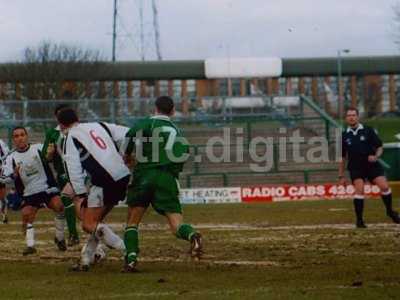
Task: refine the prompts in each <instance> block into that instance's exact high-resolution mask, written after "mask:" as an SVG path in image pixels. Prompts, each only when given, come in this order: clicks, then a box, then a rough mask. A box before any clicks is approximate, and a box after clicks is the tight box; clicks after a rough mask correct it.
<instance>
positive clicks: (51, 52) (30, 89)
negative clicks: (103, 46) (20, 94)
mask: <svg viewBox="0 0 400 300" xmlns="http://www.w3.org/2000/svg"><path fill="white" fill-rule="evenodd" d="M102 60H103V59H102V56H101V54H100V52H99V51H97V50H92V49H85V48H83V47H81V46H76V45H69V44H66V43H59V44H57V43H55V42H52V41H42V42H41V43H39V45H38V46H37V47H27V48H26V49H25V51H24V54H23V59H22V61H20V62H17V63H12V64H7V65H4V66H2V70H0V72H1V73H2V75H3V77H5V78H6V79H7V80H8V81H9V82H22V83H24V95H25V96H26V97H27V98H29V99H38V98H41V99H54V98H70V97H77V98H79V96H78V95H69V94H68V91H63V84H64V83H65V82H66V81H68V80H75V79H74V78H85V77H86V76H85V75H89V74H93V72H101V68H102V66H103V63H102ZM87 77H89V76H87ZM78 94H79V93H78Z"/></svg>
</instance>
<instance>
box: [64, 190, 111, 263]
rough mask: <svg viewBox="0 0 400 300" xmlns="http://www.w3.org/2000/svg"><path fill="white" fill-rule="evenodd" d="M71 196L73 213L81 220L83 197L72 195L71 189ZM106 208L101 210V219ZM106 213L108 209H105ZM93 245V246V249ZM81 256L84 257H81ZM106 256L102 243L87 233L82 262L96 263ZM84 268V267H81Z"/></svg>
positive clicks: (82, 251) (83, 208)
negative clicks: (73, 207)
mask: <svg viewBox="0 0 400 300" xmlns="http://www.w3.org/2000/svg"><path fill="white" fill-rule="evenodd" d="M70 195H71V197H72V199H73V201H74V206H75V213H76V216H77V218H78V220H79V221H82V220H83V215H84V210H85V207H84V205H82V204H83V198H80V197H77V196H72V195H73V191H72V190H71V194H70ZM105 212H106V210H104V211H103V217H102V220H103V219H104V217H105V215H106V213H105ZM107 213H108V211H107ZM93 246H95V249H94V250H93ZM82 257H84V258H83V259H82ZM105 257H106V252H105V251H104V248H103V246H102V244H101V243H100V242H99V240H98V239H97V238H95V237H94V236H93V235H89V237H88V239H87V241H86V243H85V244H84V245H83V247H82V250H81V262H80V263H82V264H84V265H86V264H87V263H88V264H89V265H91V264H93V263H97V262H99V261H100V260H102V259H104V258H105ZM79 268H80V266H79V264H78V265H76V266H74V267H73V268H72V269H79ZM83 268H85V267H83Z"/></svg>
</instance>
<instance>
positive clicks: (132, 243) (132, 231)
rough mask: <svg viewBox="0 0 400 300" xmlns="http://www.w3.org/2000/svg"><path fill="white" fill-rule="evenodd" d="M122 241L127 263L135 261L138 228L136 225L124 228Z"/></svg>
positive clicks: (137, 251) (137, 245)
mask: <svg viewBox="0 0 400 300" xmlns="http://www.w3.org/2000/svg"><path fill="white" fill-rule="evenodd" d="M124 243H125V248H126V261H127V263H128V264H129V263H131V262H133V261H136V260H137V256H138V253H139V230H138V228H137V226H128V227H126V228H125V234H124Z"/></svg>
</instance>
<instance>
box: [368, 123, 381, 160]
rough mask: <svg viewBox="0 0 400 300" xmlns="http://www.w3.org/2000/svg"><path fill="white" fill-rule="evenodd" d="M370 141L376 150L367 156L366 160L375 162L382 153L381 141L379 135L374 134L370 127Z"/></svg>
mask: <svg viewBox="0 0 400 300" xmlns="http://www.w3.org/2000/svg"><path fill="white" fill-rule="evenodd" d="M370 143H371V145H372V146H373V147H374V148H375V149H376V150H375V155H370V156H368V161H369V162H371V163H373V162H377V161H378V159H379V158H380V157H381V156H382V154H383V143H382V140H381V139H380V138H379V136H378V135H377V134H376V132H375V130H374V129H372V128H371V130H370Z"/></svg>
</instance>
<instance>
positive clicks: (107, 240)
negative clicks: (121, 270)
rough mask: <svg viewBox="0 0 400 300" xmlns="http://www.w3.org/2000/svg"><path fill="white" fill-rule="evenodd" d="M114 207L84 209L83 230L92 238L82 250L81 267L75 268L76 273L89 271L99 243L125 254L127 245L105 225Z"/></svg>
mask: <svg viewBox="0 0 400 300" xmlns="http://www.w3.org/2000/svg"><path fill="white" fill-rule="evenodd" d="M111 209H112V207H90V208H88V207H84V208H82V216H83V219H82V229H83V230H84V231H85V232H86V233H88V234H89V235H90V236H89V238H88V241H87V243H86V244H85V245H84V247H83V248H82V252H81V260H80V263H79V266H75V267H73V270H74V271H87V270H88V269H89V265H90V262H91V257H94V255H95V251H96V249H97V247H98V242H99V241H102V242H103V243H104V244H105V245H106V246H107V247H109V248H111V249H117V250H120V251H121V252H122V253H124V252H125V245H124V242H123V241H122V239H121V238H120V237H119V236H118V235H117V234H115V233H114V232H113V231H112V230H111V228H110V227H109V226H108V225H106V224H105V223H103V222H102V221H103V219H104V217H105V216H106V215H107V213H108V212H109V211H110V210H111Z"/></svg>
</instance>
